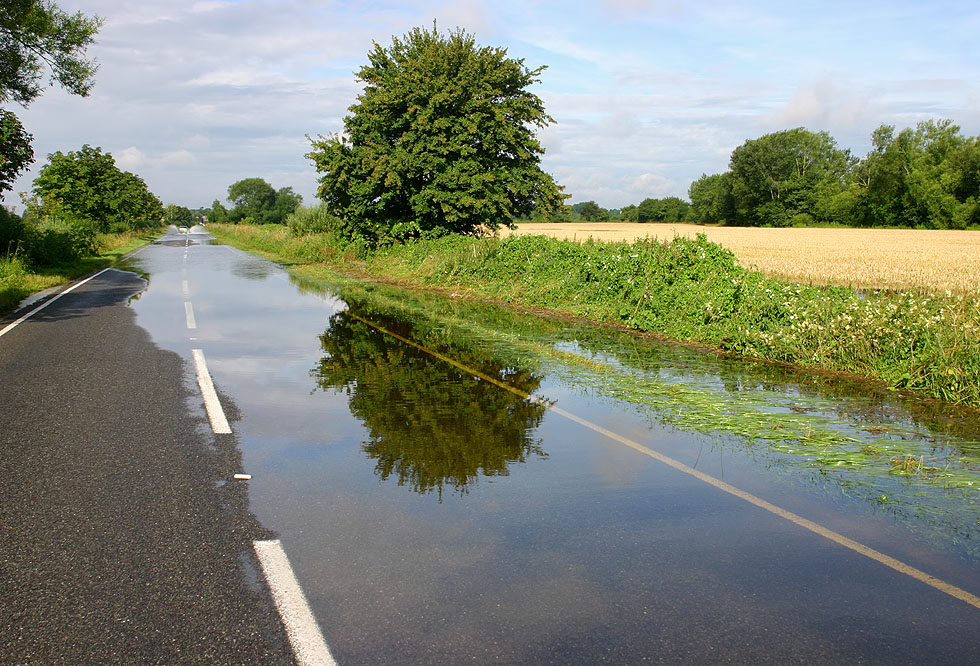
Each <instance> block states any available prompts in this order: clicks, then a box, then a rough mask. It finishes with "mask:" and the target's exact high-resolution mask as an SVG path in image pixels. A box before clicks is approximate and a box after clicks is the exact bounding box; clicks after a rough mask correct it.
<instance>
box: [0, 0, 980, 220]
mask: <svg viewBox="0 0 980 666" xmlns="http://www.w3.org/2000/svg"><path fill="white" fill-rule="evenodd" d="M59 6H61V7H62V8H63V9H65V10H66V11H82V12H83V13H85V14H89V15H91V14H99V15H102V16H105V17H106V18H107V21H106V24H105V25H104V26H103V28H102V30H101V31H100V34H99V36H98V43H97V44H96V46H95V47H94V48H93V49H92V52H91V53H92V55H94V56H96V57H97V58H98V59H99V61H100V63H101V69H100V71H99V73H98V75H97V77H96V79H97V82H96V87H95V89H94V91H93V94H92V96H91V97H89V98H86V99H81V98H75V97H71V96H69V95H67V94H65V93H64V92H63V91H61V90H60V89H58V88H53V89H50V90H47V91H45V94H44V95H43V96H42V97H41V98H40V99H39V100H38V101H37V102H35V103H34V104H32V105H31V107H30V108H29V109H26V110H17V113H18V115H19V116H20V117H21V119H22V121H23V122H24V124H25V126H26V127H27V129H28V131H30V132H32V133H33V134H34V136H35V143H34V147H35V153H36V154H37V155H38V158H39V164H37V165H35V167H34V171H33V172H32V173H31V174H28V176H26V177H24V178H21V179H20V180H19V181H18V182H17V183H16V184H15V192H17V191H25V190H28V189H30V180H31V178H32V177H33V174H34V173H36V171H37V169H38V168H39V166H40V164H42V163H43V162H44V155H46V154H47V153H49V152H53V151H55V150H61V151H67V150H75V149H77V148H79V147H80V146H81V145H82V144H84V143H88V144H91V145H93V146H101V147H102V148H103V149H104V150H107V151H109V152H111V153H112V154H113V155H114V156H115V157H116V160H117V162H118V163H120V165H121V166H123V168H126V169H127V170H131V171H134V172H136V173H139V174H140V175H141V176H143V177H144V179H145V180H146V181H147V183H148V184H149V185H150V188H151V189H152V190H153V191H154V192H156V193H157V194H158V195H159V196H160V197H161V198H162V199H164V200H165V201H168V202H174V203H181V204H184V205H188V206H192V207H195V206H198V205H206V204H209V203H210V202H211V200H213V199H214V198H215V197H216V196H217V197H220V196H222V195H223V194H224V192H226V190H227V187H228V185H229V184H230V183H232V182H234V181H235V180H238V179H240V178H244V177H249V176H260V177H264V178H266V179H267V180H269V181H270V182H272V183H273V184H274V185H275V186H276V187H282V186H285V185H292V186H293V187H294V188H296V190H297V191H299V192H300V193H301V194H303V195H304V197H306V200H307V201H311V200H313V194H314V192H315V188H316V173H315V172H314V171H313V168H312V166H311V164H310V163H309V162H308V161H307V160H306V158H305V157H304V155H305V153H306V152H307V151H308V150H309V145H308V143H307V142H306V139H305V138H304V135H306V134H311V135H316V134H328V133H330V132H337V131H340V130H341V129H342V119H343V117H344V116H345V115H346V114H347V112H348V111H347V108H348V107H349V106H350V105H351V104H352V103H353V102H354V101H355V98H356V96H357V94H358V92H359V91H360V89H361V84H359V83H357V81H356V80H355V75H354V72H355V71H356V70H357V69H358V68H359V67H360V66H361V65H363V64H364V63H365V62H366V60H367V53H368V51H369V50H370V49H371V47H372V42H374V41H376V42H378V43H380V44H382V45H385V44H388V43H389V42H390V38H391V36H392V35H399V36H400V35H403V34H405V33H406V32H408V31H409V30H410V29H412V28H413V27H417V26H424V27H428V26H430V25H431V23H432V19H433V18H436V19H438V21H439V25H440V27H441V28H442V29H449V28H450V27H454V26H456V25H459V26H460V27H462V28H464V29H465V30H467V31H469V32H475V33H476V35H477V40H478V41H479V42H480V43H481V44H484V45H491V46H502V47H504V48H506V49H507V50H508V54H509V55H510V56H511V57H518V58H525V59H526V64H527V65H528V66H530V67H537V66H538V65H543V64H547V65H548V66H549V68H548V69H547V70H546V71H545V72H544V74H543V75H542V77H541V78H542V83H541V84H540V85H535V86H534V87H533V88H532V90H533V91H534V92H535V93H537V94H538V95H539V96H541V98H542V99H543V100H544V102H545V108H546V110H547V111H548V113H549V114H551V115H552V116H553V117H555V118H556V119H557V121H558V124H557V125H554V126H551V127H548V128H547V129H545V130H543V131H542V132H541V135H540V136H541V140H542V143H543V144H544V146H545V147H546V149H547V152H546V153H545V155H544V157H543V161H542V164H543V166H544V168H545V169H546V170H548V171H549V172H551V173H553V174H554V175H556V176H557V178H558V180H559V181H560V182H561V183H563V184H565V185H566V186H567V190H568V192H569V193H570V194H572V196H573V200H575V201H583V200H589V199H594V200H596V201H598V202H599V203H600V204H602V205H604V206H607V207H619V206H622V205H625V204H629V203H636V202H638V201H640V200H642V199H643V198H646V197H647V196H667V195H671V194H673V195H679V196H683V195H684V194H685V193H686V191H687V186H688V184H689V182H690V181H691V180H693V179H695V178H697V177H698V176H700V175H701V173H703V172H706V173H717V172H720V171H723V170H724V169H725V168H726V166H727V163H728V157H729V155H730V153H731V150H732V149H733V148H734V147H736V146H738V145H740V144H741V143H743V142H744V141H745V140H746V139H749V138H755V137H758V136H760V135H761V134H763V133H766V132H772V131H776V130H779V129H785V128H787V127H792V126H798V125H804V126H807V127H809V128H810V129H813V130H827V131H829V132H830V133H831V134H832V135H834V136H835V137H836V138H837V140H838V143H839V144H840V145H841V146H842V147H849V148H852V149H853V150H854V152H855V153H858V154H861V153H863V151H864V150H866V146H867V137H868V135H869V134H870V132H871V130H872V129H874V128H875V127H877V126H878V125H879V124H880V123H883V122H885V123H890V124H895V125H899V126H905V125H907V124H910V123H914V122H915V121H917V120H921V119H924V118H937V117H949V118H952V119H953V120H954V121H955V122H957V123H958V124H960V125H961V126H962V127H963V131H964V133H966V134H969V135H975V134H980V104H978V103H977V100H978V99H980V85H978V81H980V65H978V63H980V57H978V56H980V49H978V46H977V42H976V40H975V39H974V34H975V28H976V26H977V25H978V24H980V21H978V16H980V12H978V11H977V10H976V9H974V8H970V7H968V6H967V5H965V4H964V5H962V6H960V5H956V6H949V7H946V11H945V12H937V11H934V10H932V9H930V8H929V7H928V6H925V5H923V6H914V5H905V6H892V5H887V4H875V3H873V4H872V5H869V6H857V7H855V6H853V5H852V4H846V3H843V2H836V0H829V1H828V3H825V4H824V5H821V6H820V8H819V9H814V8H812V7H810V6H805V5H801V6H787V5H784V4H778V3H775V2H774V0H772V1H770V0H764V1H762V2H759V3H755V4H752V5H732V4H731V3H725V2H716V1H713V0H705V2H702V3H698V4H689V3H679V2H677V1H672V0H654V1H644V0H603V1H602V2H595V3H574V4H568V3H558V2H555V1H554V0H535V1H534V2H527V1H526V0H494V1H493V2H488V1H486V0H466V1H460V2H452V1H450V0H429V1H428V2H423V3H403V2H385V1H382V2H376V3H353V2H330V3H323V2H315V1H314V0H282V1H279V2H268V1H265V0H239V1H236V2H224V1H205V0H167V1H166V2H164V1H163V0H142V1H141V2H136V3H134V2H130V1H124V0H87V1H86V2H85V3H82V2H81V0H61V1H60V2H59ZM777 8H778V9H779V11H775V10H776V9H777ZM842 14H846V15H848V16H849V17H853V20H850V21H847V22H841V21H840V20H839V19H838V18H837V17H838V16H840V15H842ZM8 198H12V199H16V195H14V196H13V197H8ZM8 203H9V201H8Z"/></svg>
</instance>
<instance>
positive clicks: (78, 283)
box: [0, 268, 112, 337]
mask: <svg viewBox="0 0 980 666" xmlns="http://www.w3.org/2000/svg"><path fill="white" fill-rule="evenodd" d="M108 270H112V269H111V268H103V269H102V270H101V271H99V272H98V273H96V274H95V275H90V276H89V277H87V278H85V279H84V280H82V281H81V282H76V283H75V284H73V285H72V286H70V287H68V288H67V289H65V290H64V291H62V292H60V293H58V294H57V295H56V296H53V297H51V299H50V300H47V301H45V302H44V303H42V304H41V305H39V306H37V307H36V308H34V309H33V310H31V311H30V312H28V313H27V314H26V315H24V316H23V317H21V318H20V319H18V320H17V321H15V322H13V323H12V324H8V325H7V326H4V328H3V330H0V337H3V336H4V334H6V333H7V331H10V330H12V329H13V328H14V327H15V326H17V325H18V324H19V323H21V322H22V321H24V320H25V319H27V318H28V317H31V316H33V315H35V314H37V313H38V312H40V311H41V310H43V309H44V308H46V307H48V306H49V305H51V304H52V303H54V302H55V301H56V300H58V299H59V298H61V297H62V296H64V295H65V294H68V293H71V292H73V291H75V290H76V289H78V288H79V287H81V286H82V285H83V284H85V283H86V282H88V281H89V280H94V279H95V278H97V277H99V276H100V275H102V274H103V273H105V272H106V271H108Z"/></svg>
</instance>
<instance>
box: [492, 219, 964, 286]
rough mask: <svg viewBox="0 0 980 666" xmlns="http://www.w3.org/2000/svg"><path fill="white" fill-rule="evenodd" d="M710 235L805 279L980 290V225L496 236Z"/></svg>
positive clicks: (622, 228) (773, 269)
mask: <svg viewBox="0 0 980 666" xmlns="http://www.w3.org/2000/svg"><path fill="white" fill-rule="evenodd" d="M699 233H703V234H705V235H706V236H707V237H708V240H710V241H712V242H714V243H718V244H719V245H721V246H723V247H726V248H728V249H729V250H731V251H732V252H734V253H735V256H736V257H738V259H739V261H740V262H741V263H742V265H744V266H746V267H751V268H755V269H756V270H759V271H761V272H763V273H765V274H766V275H771V276H773V277H778V278H782V279H786V280H790V281H792V282H798V283H802V284H815V285H826V284H834V285H840V286H851V287H855V288H858V289H919V290H925V291H929V292H934V293H942V292H945V291H947V290H948V291H951V292H954V293H971V292H974V293H975V292H978V291H980V231H941V230H928V229H914V230H907V229H795V228H791V229H764V228H757V227H710V226H702V225H696V224H652V223H651V224H641V223H636V222H603V223H579V222H570V223H553V224H549V223H526V224H521V225H518V227H517V229H514V230H508V229H501V231H500V235H501V236H507V235H510V234H520V235H527V234H544V235H548V236H554V237H556V238H570V239H573V240H579V241H585V240H588V239H589V238H590V237H591V238H594V239H595V240H597V241H618V240H636V239H639V238H646V237H649V238H657V239H658V240H670V239H672V238H673V237H674V236H688V237H690V238H693V237H694V236H695V235H696V234H699Z"/></svg>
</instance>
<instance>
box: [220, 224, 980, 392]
mask: <svg viewBox="0 0 980 666" xmlns="http://www.w3.org/2000/svg"><path fill="white" fill-rule="evenodd" d="M209 228H210V230H211V232H212V233H213V234H214V235H215V236H216V237H218V238H219V239H221V240H223V241H225V242H228V243H231V244H233V245H236V246H237V247H241V248H243V249H246V250H251V251H255V252H258V253H261V254H264V255H265V256H267V257H269V258H272V259H274V260H276V261H278V262H280V263H283V264H285V265H292V266H300V265H301V266H303V269H302V271H301V272H303V273H307V274H315V273H316V271H317V265H318V264H324V265H327V266H332V267H333V268H334V269H337V268H340V269H342V270H347V271H348V272H351V271H352V272H354V273H357V274H360V275H363V276H372V277H374V278H376V279H380V280H386V281H392V282H396V283H402V284H405V283H407V284H412V285H417V286H423V287H435V288H443V289H449V290H452V291H454V292H456V293H458V294H460V295H464V296H472V297H478V298H490V299H494V300H498V301H502V302H506V303H511V304H515V305H522V306H529V307H535V308H546V309H548V310H551V311H553V312H556V313H562V314H567V315H572V316H576V317H582V318H586V319H591V320H595V321H599V322H606V323H615V324H618V325H622V326H626V327H628V328H631V329H635V330H639V331H645V332H652V333H656V334H658V335H661V336H663V337H666V338H669V339H672V340H678V341H684V342H694V343H698V344H702V345H707V346H710V347H712V348H715V349H718V350H721V351H724V352H728V353H731V354H736V355H739V356H745V357H751V358H756V359H762V360H766V361H774V362H779V363H787V364H792V365H796V366H802V367H808V368H816V369H822V370H831V371H838V372H845V373H850V374H857V375H860V376H863V377H866V378H869V379H872V380H877V381H881V382H885V383H886V384H887V385H888V386H890V387H892V388H894V389H896V390H907V391H911V392H914V393H916V394H918V395H922V396H929V397H932V398H936V399H940V400H944V401H948V402H953V403H959V404H965V405H969V406H971V407H980V353H978V350H980V294H978V293H976V292H972V293H963V294H945V295H935V294H928V293H922V292H914V291H895V292H884V291H873V292H870V293H862V292H857V291H855V290H853V289H849V288H842V287H816V286H808V285H799V284H793V283H790V282H786V281H781V280H777V279H772V278H766V277H765V276H763V275H762V274H761V273H758V272H756V271H752V270H748V269H746V268H744V267H742V266H740V265H739V264H738V261H737V259H736V257H735V255H734V254H732V253H731V252H729V251H728V250H726V249H724V248H722V247H721V246H719V245H716V244H714V243H710V242H708V241H707V239H706V238H705V237H703V236H698V237H696V238H694V239H689V238H683V237H677V238H675V239H673V240H672V241H668V242H658V241H655V240H641V241H635V242H618V243H594V242H586V243H578V242H574V241H568V240H558V239H554V238H547V237H544V236H521V237H511V238H508V239H505V240H500V239H494V238H470V237H462V236H451V237H445V238H442V239H438V240H433V241H416V242H411V243H408V244H405V245H398V246H393V247H388V248H383V249H380V250H376V251H371V252H368V251H366V250H364V249H363V248H361V247H356V246H349V245H348V246H345V245H344V244H342V243H338V242H336V241H335V240H334V239H333V238H332V237H331V236H330V235H327V234H307V235H301V236H294V235H292V234H291V233H290V232H289V230H288V229H286V228H285V227H277V226H274V225H273V226H266V227H253V226H223V225H211V226H210V227H209Z"/></svg>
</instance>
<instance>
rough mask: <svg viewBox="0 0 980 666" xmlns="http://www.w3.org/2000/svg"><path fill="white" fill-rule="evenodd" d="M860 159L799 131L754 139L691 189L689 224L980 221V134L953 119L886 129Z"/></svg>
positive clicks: (944, 224) (822, 135)
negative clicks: (966, 134) (965, 131)
mask: <svg viewBox="0 0 980 666" xmlns="http://www.w3.org/2000/svg"><path fill="white" fill-rule="evenodd" d="M871 140H872V144H873V148H872V150H871V151H870V152H869V153H868V155H866V156H865V157H864V158H863V159H860V160H858V159H856V158H854V157H853V156H851V154H850V151H848V150H842V149H839V148H838V147H837V144H836V142H835V141H834V139H833V138H832V137H831V136H830V135H829V134H827V133H826V132H811V131H809V130H806V129H804V128H802V127H798V128H796V129H792V130H784V131H781V132H774V133H772V134H766V135H764V136H762V137H759V138H758V139H751V140H748V141H746V142H745V143H744V144H742V145H741V146H739V147H738V148H736V149H735V150H734V151H733V152H732V156H731V160H730V162H729V170H728V171H726V172H725V173H722V174H714V175H711V176H708V175H702V176H701V178H699V179H698V180H696V181H694V182H693V183H691V187H690V189H689V191H688V196H689V197H690V199H691V215H690V218H689V219H690V220H691V221H692V222H702V223H719V224H734V225H744V226H770V227H783V226H804V225H808V224H812V223H813V222H820V223H830V224H836V225H842V226H863V227H914V228H933V229H937V228H938V229H963V228H965V227H968V226H971V225H977V224H980V207H978V206H977V201H978V199H980V137H964V136H962V135H961V134H960V128H959V127H958V126H957V125H954V124H953V123H952V122H951V121H949V120H940V121H938V122H937V121H933V120H927V121H923V122H920V123H918V124H917V125H916V126H915V128H906V129H903V130H902V131H900V132H898V133H896V132H895V128H894V127H893V126H890V125H881V126H880V127H879V128H878V129H876V130H875V131H874V132H873V133H872V135H871Z"/></svg>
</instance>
